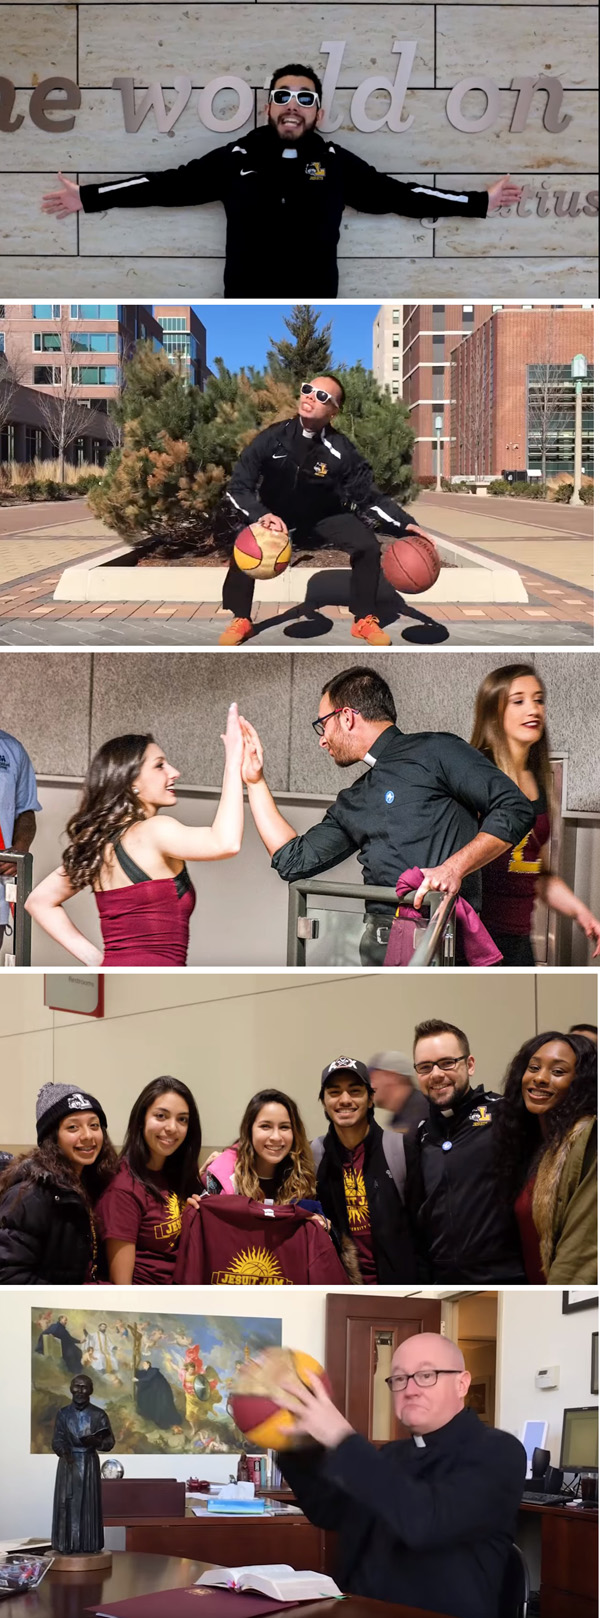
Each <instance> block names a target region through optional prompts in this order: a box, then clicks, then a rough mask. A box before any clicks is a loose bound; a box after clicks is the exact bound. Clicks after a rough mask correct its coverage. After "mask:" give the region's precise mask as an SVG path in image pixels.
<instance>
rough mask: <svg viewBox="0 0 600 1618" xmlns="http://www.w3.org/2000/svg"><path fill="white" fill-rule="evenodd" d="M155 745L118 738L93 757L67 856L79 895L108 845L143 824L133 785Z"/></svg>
mask: <svg viewBox="0 0 600 1618" xmlns="http://www.w3.org/2000/svg"><path fill="white" fill-rule="evenodd" d="M152 741H154V737H153V736H150V735H146V736H142V735H140V736H136V735H131V736H114V737H113V739H112V741H109V742H105V743H104V746H103V747H100V748H99V749H98V752H97V753H96V754H95V755H94V758H93V759H92V762H91V764H90V766H89V769H88V771H87V774H86V777H85V780H84V783H83V790H82V794H81V800H80V803H79V807H78V808H77V809H76V811H75V814H74V815H72V816H71V819H70V821H69V822H68V825H67V836H68V838H69V843H68V845H67V848H66V849H65V852H64V854H63V857H62V864H63V869H64V870H65V871H66V874H67V876H68V878H69V881H70V883H71V885H72V887H73V888H74V889H75V891H76V892H78V891H79V889H81V888H87V887H91V886H92V885H93V883H94V881H95V880H96V878H97V877H98V876H99V873H100V871H101V869H102V863H103V860H104V850H105V848H106V844H107V843H110V842H111V841H112V840H113V838H115V837H120V836H122V834H123V832H124V831H125V829H126V827H127V826H131V825H132V824H133V822H134V821H135V820H144V818H145V812H144V809H143V807H142V804H141V803H140V802H139V800H138V799H137V798H136V796H135V793H134V791H133V783H134V781H135V778H136V775H139V772H140V770H141V767H142V763H143V760H144V754H145V752H146V748H147V747H148V746H149V744H150V742H152Z"/></svg>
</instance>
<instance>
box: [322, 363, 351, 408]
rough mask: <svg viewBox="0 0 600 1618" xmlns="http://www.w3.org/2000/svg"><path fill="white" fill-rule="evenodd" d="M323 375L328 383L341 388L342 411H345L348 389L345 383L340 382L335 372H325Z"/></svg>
mask: <svg viewBox="0 0 600 1618" xmlns="http://www.w3.org/2000/svg"><path fill="white" fill-rule="evenodd" d="M322 375H323V377H324V379H325V381H326V382H335V385H336V388H339V390H340V394H341V398H340V410H343V408H344V405H345V403H346V389H345V387H344V384H343V382H340V378H339V376H336V374H335V371H323V372H322Z"/></svg>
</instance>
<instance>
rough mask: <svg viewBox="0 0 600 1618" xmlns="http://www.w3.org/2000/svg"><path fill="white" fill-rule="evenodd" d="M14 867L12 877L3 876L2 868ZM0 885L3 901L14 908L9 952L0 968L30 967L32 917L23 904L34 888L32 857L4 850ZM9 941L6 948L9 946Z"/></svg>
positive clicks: (0, 857) (6, 951)
mask: <svg viewBox="0 0 600 1618" xmlns="http://www.w3.org/2000/svg"><path fill="white" fill-rule="evenodd" d="M9 862H10V864H11V865H15V866H16V871H15V874H14V876H3V875H2V870H1V867H2V865H3V864H5V863H6V864H8V863H9ZM0 882H1V883H2V884H3V886H4V897H5V899H6V900H7V902H8V904H10V905H12V906H13V912H12V916H11V919H10V921H9V922H8V923H7V925H8V926H9V927H11V928H12V934H13V936H12V946H13V948H12V952H11V950H10V948H6V949H5V951H4V959H3V961H2V965H3V966H31V916H29V915H28V914H27V911H26V909H25V901H26V899H28V898H29V895H30V893H31V889H32V887H33V856H32V855H31V854H14V853H13V851H12V849H10V848H6V849H3V850H2V853H1V854H0ZM10 942H11V940H10V938H9V945H10Z"/></svg>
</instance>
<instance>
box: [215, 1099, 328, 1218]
mask: <svg viewBox="0 0 600 1618" xmlns="http://www.w3.org/2000/svg"><path fill="white" fill-rule="evenodd" d="M271 1101H275V1102H277V1104H278V1106H280V1107H285V1109H286V1112H287V1113H288V1116H289V1120H290V1123H291V1126H292V1132H293V1139H292V1145H291V1148H290V1151H289V1152H288V1154H287V1157H284V1159H283V1162H282V1163H280V1164H279V1165H278V1169H277V1173H276V1175H275V1176H274V1180H273V1190H274V1193H275V1195H274V1198H273V1201H274V1202H278V1203H285V1202H297V1201H298V1200H299V1198H300V1197H315V1196H316V1179H315V1170H314V1164H313V1159H312V1152H311V1149H310V1146H309V1143H308V1136H307V1134H306V1130H305V1128H304V1124H303V1122H302V1119H301V1117H300V1113H299V1111H298V1108H297V1106H296V1103H295V1101H292V1098H291V1096H286V1095H284V1093H283V1090H258V1091H257V1093H256V1095H254V1096H252V1100H251V1101H249V1102H248V1106H247V1107H246V1111H245V1113H244V1116H243V1118H242V1122H241V1124H240V1135H239V1140H238V1142H237V1162H236V1166H235V1174H234V1180H235V1186H236V1190H237V1192H238V1193H239V1195H240V1196H242V1197H251V1198H252V1200H253V1201H254V1202H262V1201H263V1191H262V1188H261V1185H260V1181H259V1178H258V1174H257V1172H256V1154H255V1151H254V1146H253V1144H252V1130H253V1127H254V1124H255V1123H256V1119H257V1118H258V1114H259V1112H262V1109H263V1107H266V1106H268V1104H269V1102H271Z"/></svg>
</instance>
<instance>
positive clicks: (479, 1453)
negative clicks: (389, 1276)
mask: <svg viewBox="0 0 600 1618" xmlns="http://www.w3.org/2000/svg"><path fill="white" fill-rule="evenodd" d="M386 1380H387V1382H388V1386H389V1387H390V1390H391V1392H392V1395H393V1400H394V1411H395V1414H396V1417H397V1419H398V1421H401V1422H402V1423H403V1425H404V1426H405V1427H407V1428H408V1430H409V1432H410V1434H411V1437H410V1438H409V1439H407V1440H406V1439H403V1440H399V1441H396V1442H392V1443H388V1444H384V1445H383V1446H382V1447H381V1448H379V1449H375V1447H374V1445H373V1444H370V1443H369V1442H368V1440H367V1439H366V1438H363V1437H362V1436H361V1434H360V1433H357V1432H355V1431H354V1428H353V1427H352V1426H351V1424H350V1422H349V1421H347V1420H346V1418H345V1416H343V1415H342V1413H341V1411H340V1410H338V1409H337V1408H336V1406H335V1405H334V1403H333V1401H332V1400H331V1399H330V1398H329V1396H328V1394H327V1392H326V1391H325V1388H324V1387H323V1383H322V1381H321V1380H320V1378H319V1377H316V1376H314V1377H311V1389H312V1391H311V1389H309V1388H306V1389H302V1391H301V1392H300V1393H299V1394H297V1393H296V1392H295V1390H294V1389H290V1390H289V1392H288V1390H284V1391H282V1393H281V1395H280V1396H277V1394H274V1395H273V1397H274V1398H277V1399H278V1403H279V1404H282V1405H283V1406H284V1408H285V1409H287V1410H290V1411H291V1412H292V1414H293V1415H294V1416H295V1418H296V1429H295V1430H296V1433H297V1434H298V1436H300V1435H303V1436H304V1437H305V1438H309V1439H310V1438H312V1439H313V1441H314V1445H315V1446H319V1447H311V1448H309V1449H306V1450H302V1451H292V1450H286V1451H285V1453H284V1454H280V1455H278V1457H277V1459H278V1464H279V1466H280V1467H281V1471H282V1473H283V1476H284V1477H285V1479H286V1481H287V1482H288V1483H289V1484H290V1487H291V1488H292V1489H293V1491H294V1494H295V1496H296V1499H297V1501H298V1504H299V1506H301V1508H302V1511H303V1512H304V1513H305V1515H306V1516H307V1517H308V1518H309V1520H310V1522H312V1523H314V1524H315V1526H316V1527H318V1528H324V1529H329V1530H330V1531H333V1532H337V1535H338V1559H337V1567H336V1569H335V1577H336V1579H337V1582H338V1584H339V1585H340V1588H341V1589H342V1590H344V1591H347V1592H348V1593H349V1594H351V1595H360V1596H365V1597H368V1598H370V1599H372V1600H377V1601H389V1602H395V1603H398V1602H401V1603H405V1604H406V1605H407V1606H414V1607H417V1608H420V1607H423V1608H425V1609H426V1611H428V1612H440V1613H441V1612H443V1613H446V1614H447V1615H448V1618H496V1615H497V1614H500V1618H504V1612H503V1603H502V1600H501V1592H502V1584H503V1579H504V1576H505V1572H506V1566H507V1562H508V1558H509V1556H510V1554H511V1545H512V1541H513V1539H514V1534H515V1530H516V1522H517V1512H518V1509H519V1505H520V1502H521V1498H522V1493H523V1483H524V1480H525V1473H526V1469H527V1457H526V1455H525V1450H524V1449H523V1445H522V1444H520V1443H519V1440H518V1439H517V1438H513V1436H512V1434H511V1433H506V1432H503V1431H502V1430H501V1429H500V1428H496V1427H486V1426H484V1424H483V1422H481V1421H480V1420H479V1417H478V1416H476V1415H475V1412H474V1411H473V1410H467V1409H466V1408H465V1399H466V1396H467V1393H468V1390H469V1385H470V1382H471V1377H470V1373H469V1372H468V1371H467V1370H466V1369H465V1362H464V1359H463V1356H462V1353H461V1351H460V1349H459V1348H458V1346H457V1344H456V1343H453V1342H451V1340H450V1338H448V1337H441V1336H438V1335H437V1333H435V1332H423V1333H419V1335H418V1336H416V1337H408V1338H407V1339H406V1341H405V1342H404V1343H402V1344H401V1345H400V1347H399V1348H397V1349H396V1352H395V1354H394V1357H393V1360H392V1367H391V1376H389V1377H388V1378H386Z"/></svg>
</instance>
